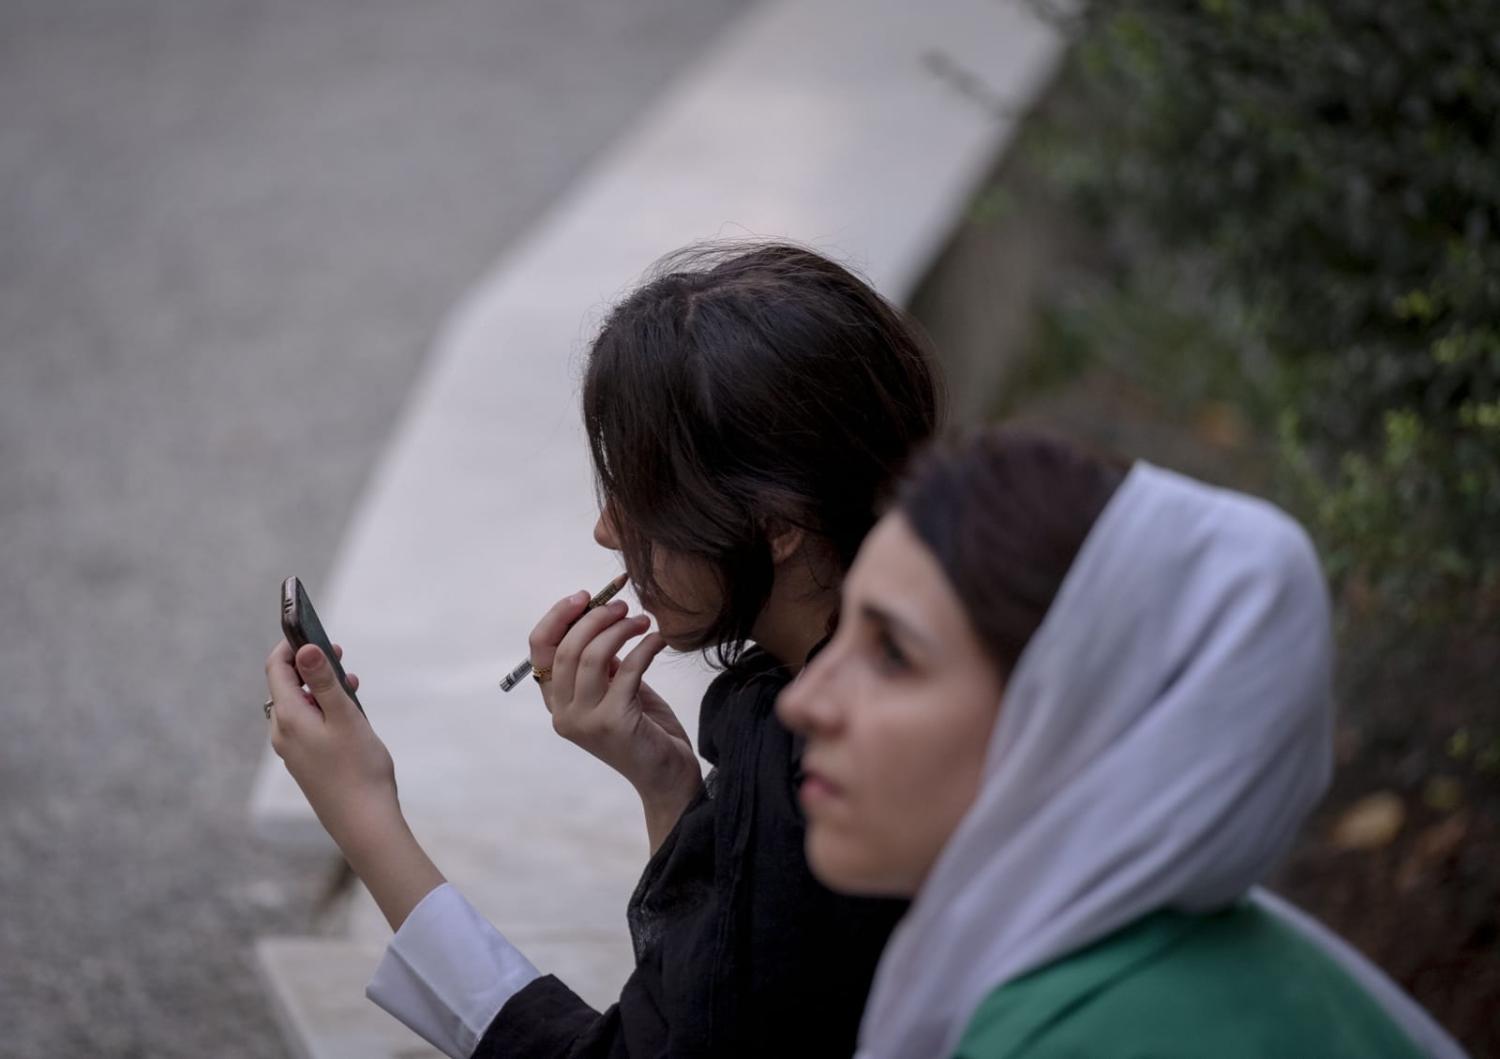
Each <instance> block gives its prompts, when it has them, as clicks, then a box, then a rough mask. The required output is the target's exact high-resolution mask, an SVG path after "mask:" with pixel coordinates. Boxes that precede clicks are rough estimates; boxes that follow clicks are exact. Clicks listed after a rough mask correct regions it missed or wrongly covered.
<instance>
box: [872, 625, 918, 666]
mask: <svg viewBox="0 0 1500 1059" xmlns="http://www.w3.org/2000/svg"><path fill="white" fill-rule="evenodd" d="M875 639H876V643H877V645H878V646H879V648H880V662H881V664H882V665H883V666H885V667H886V668H887V669H892V670H904V669H906V668H908V666H909V665H910V663H909V662H908V661H907V658H906V654H905V652H903V651H902V650H901V648H900V646H899V645H898V644H897V643H896V641H895V640H893V639H892V638H891V634H890V633H888V632H886V631H885V630H884V629H881V630H880V632H879V633H877V634H876V637H875Z"/></svg>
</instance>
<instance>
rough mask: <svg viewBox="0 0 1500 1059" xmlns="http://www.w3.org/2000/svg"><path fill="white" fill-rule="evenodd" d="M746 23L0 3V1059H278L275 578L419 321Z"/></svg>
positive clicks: (285, 858)
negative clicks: (262, 970) (271, 808)
mask: <svg viewBox="0 0 1500 1059" xmlns="http://www.w3.org/2000/svg"><path fill="white" fill-rule="evenodd" d="M746 6H747V5H746V3H745V2H743V0H629V3H620V2H618V0H545V2H535V0H526V2H522V0H423V2H421V3H413V2H411V0H317V2H316V3H308V2H306V0H132V2H130V3H112V2H108V0H106V2H99V0H6V2H5V3H0V720H3V726H0V1056H6V1057H11V1056H14V1057H17V1059H37V1057H49V1056H98V1057H109V1059H125V1057H150V1059H173V1057H182V1059H202V1057H203V1056H210V1055H211V1056H219V1057H229V1059H283V1057H285V1056H286V1055H287V1054H288V1052H287V1046H286V1044H285V1043H284V1042H283V1040H282V1035H281V1033H280V1030H279V1028H278V1026H277V1025H276V1023H275V1021H274V1020H273V1018H272V1014H271V1009H270V1007H269V1005H268V1003H267V998H266V995H265V992H264V989H263V986H262V984H261V982H260V980H259V979H258V977H257V975H256V972H255V961H254V957H253V943H254V940H255V939H256V938H257V937H259V936H261V935H264V934H267V933H276V934H287V933H303V932H306V931H309V930H311V929H313V928H314V925H315V923H316V920H317V917H316V906H317V903H318V899H319V896H320V894H321V893H322V891H323V889H324V887H325V885H326V880H327V878H328V876H329V874H330V870H329V869H330V865H329V860H328V858H327V856H326V854H323V853H299V852H297V851H294V850H288V849H286V848H278V847H273V846H268V845H267V844H265V843H263V842H261V841H258V840H257V839H256V838H255V836H254V835H253V833H252V832H251V829H250V827H249V826H248V822H247V819H246V800H247V798H248V796H249V793H250V790H251V784H252V781H253V779H254V774H255V770H256V767H257V766H258V764H259V762H260V755H261V752H262V747H263V746H264V744H265V719H264V718H263V717H262V716H261V713H260V703H261V700H262V699H263V698H264V697H265V692H264V677H263V675H262V673H261V670H260V663H261V661H262V659H263V658H264V657H265V653H266V652H267V651H268V650H269V649H270V646H271V644H272V643H273V642H274V641H275V637H276V635H277V633H276V628H277V626H276V602H275V595H276V592H277V585H278V584H279V582H280V579H281V578H282V577H284V576H285V575H286V574H287V573H290V572H294V571H295V572H297V573H300V574H302V575H303V576H304V577H306V578H308V580H309V581H310V582H311V583H312V584H313V585H314V587H318V586H321V585H323V584H324V583H326V581H327V576H328V569H329V565H330V563H331V562H332V560H333V557H334V554H335V551H336V550H337V548H338V544H339V540H340V538H341V536H342V535H343V531H344V527H345V526H346V525H348V524H349V521H350V518H351V512H352V508H353V505H354V504H355V502H356V500H357V498H358V496H359V494H360V492H361V489H362V486H363V483H364V482H365V480H366V478H367V476H368V474H369V472H370V469H371V467H372V466H373V465H374V464H375V462H376V460H377V458H378V456H379V454H380V453H381V451H382V450H383V448H384V446H385V444H386V443H387V442H388V440H389V438H390V436H391V433H392V423H393V421H394V419H395V417H396V416H397V415H398V414H399V411H400V409H401V408H402V407H403V406H405V404H406V399H407V394H408V391H409V389H410V386H411V382H412V380H413V377H414V376H415V375H416V373H417V372H418V369H419V366H420V364H421V362H422V361H423V359H424V357H425V354H426V353H427V352H428V350H429V348H430V343H431V340H432V336H433V334H434V333H435V331H436V330H437V329H438V328H439V327H440V325H441V322H442V320H443V319H444V318H445V316H446V315H447V313H448V312H449V310H450V309H451V308H452V305H453V301H454V299H455V297H456V296H457V295H458V294H459V293H460V292H462V291H464V290H466V289H467V288H469V287H470V286H471V285H472V284H473V283H474V282H475V280H476V279H477V278H478V277H479V276H481V275H482V274H483V272H484V270H485V269H486V268H488V267H489V266H490V265H491V264H492V263H493V260H494V257H495V255H496V254H497V253H498V252H499V251H500V250H502V249H504V248H505V247H507V246H510V245H512V244H513V242H514V241H515V240H516V239H517V238H518V237H519V236H521V235H522V234H523V233H524V232H526V231H527V230H529V229H530V228H531V227H532V226H533V223H534V220H535V218H536V217H537V215H538V214H539V213H541V212H542V211H543V210H545V209H546V207H547V206H548V204H549V203H551V202H552V201H553V200H554V199H555V198H556V197H557V196H558V194H559V193H560V191H561V189H564V188H566V187H568V186H569V185H570V184H571V183H572V182H573V181H574V180H575V179H577V178H578V176H579V175H580V173H582V172H583V171H584V170H585V168H586V167H587V166H588V164H589V163H590V162H591V161H592V160H593V159H594V158H595V157H596V156H597V154H598V153H599V152H600V151H601V149H603V148H604V147H605V146H607V145H608V144H609V143H611V142H613V141H614V139H615V138H616V137H617V136H618V135H619V131H620V129H621V128H623V127H627V126H629V125H630V124H631V123H632V122H633V121H635V120H636V118H637V116H638V115H639V114H640V113H641V111H642V110H643V109H644V108H645V107H646V106H647V105H648V104H649V102H650V100H651V99H653V98H654V97H655V96H656V95H658V94H659V93H660V92H661V91H662V89H663V88H664V87H665V86H666V85H667V84H668V83H669V82H670V80H671V78H672V77H673V75H674V74H675V72H676V71H677V70H678V69H679V68H680V67H681V66H682V65H683V64H684V63H686V62H688V61H689V60H691V59H692V58H694V57H695V56H696V55H698V54H699V53H700V52H701V50H702V49H703V48H704V47H705V46H706V45H707V44H708V43H709V42H710V41H712V40H713V39H714V38H715V35H716V34H717V32H718V31H719V29H720V28H721V27H722V26H723V25H724V23H725V21H726V19H727V18H728V17H729V16H730V15H732V14H734V13H737V12H739V11H741V10H743V9H744V8H745V7H746ZM575 326H576V324H575ZM511 650H513V648H512V647H510V646H508V647H507V653H510V651H511Z"/></svg>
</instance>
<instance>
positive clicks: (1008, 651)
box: [895, 427, 1125, 675]
mask: <svg viewBox="0 0 1500 1059" xmlns="http://www.w3.org/2000/svg"><path fill="white" fill-rule="evenodd" d="M1124 472H1125V468H1124V467H1123V466H1122V465H1120V464H1119V463H1118V462H1115V461H1112V460H1106V459H1101V458H1095V457H1093V456H1090V455H1087V454H1085V453H1084V452H1083V451H1082V450H1080V449H1078V448H1076V447H1074V446H1073V445H1070V444H1068V443H1067V442H1064V441H1061V440H1058V439H1055V438H1050V437H1048V436H1047V435H1045V434H1042V433H1038V432H1036V431H1033V430H1027V429H1021V428H1016V427H988V428H985V429H983V430H980V431H978V432H976V433H974V434H972V435H970V436H969V437H968V438H967V439H965V440H963V441H960V442H957V443H950V444H947V445H942V446H935V447H933V448H932V449H929V450H927V451H925V452H923V453H922V454H921V455H920V456H919V457H918V458H917V459H916V460H914V461H913V465H912V467H911V469H910V471H909V472H908V473H907V474H906V475H905V476H904V477H903V479H902V481H901V483H900V484H899V486H898V487H897V490H896V496H895V507H896V508H897V509H898V510H899V511H900V512H901V513H902V514H903V515H905V516H906V519H907V521H908V522H909V523H910V524H911V527H912V529H913V530H914V531H915V533H916V535H917V537H918V538H920V539H921V541H922V543H923V544H925V545H926V546H927V548H928V549H929V550H930V551H931V552H932V554H933V556H934V557H936V559H937V561H938V565H939V566H941V567H942V568H943V572H944V573H946V574H947V575H948V580H949V582H950V583H951V584H952V585H953V588H954V591H955V592H956V593H957V594H958V598H959V600H960V601H961V602H962V603H963V606H964V610H965V611H966V612H967V614H968V618H969V621H970V623H971V624H972V625H973V626H974V629H975V631H976V632H977V633H978V635H979V639H980V641H981V642H982V643H983V644H984V646H985V649H986V651H988V653H989V655H990V657H991V659H992V660H993V661H994V662H995V664H996V665H997V666H999V668H1000V672H1001V673H1002V674H1005V675H1008V674H1009V673H1010V672H1011V670H1012V669H1014V668H1015V665H1016V663H1017V662H1018V661H1019V660H1020V658H1021V652H1022V651H1024V650H1025V649H1026V645H1027V643H1029V642H1030V641H1031V637H1032V635H1033V634H1034V633H1035V632H1036V630H1037V629H1038V628H1039V627H1040V626H1041V624H1042V619H1043V618H1044V617H1046V615H1047V609H1048V608H1049V607H1051V606H1052V600H1053V599H1054V598H1056V596H1057V592H1058V589H1060V588H1061V587H1062V583H1063V578H1065V577H1066V576H1067V574H1068V568H1069V567H1071V566H1072V565H1073V560H1074V559H1075V558H1076V557H1077V555H1078V550H1079V549H1080V548H1082V547H1083V542H1084V539H1085V538H1086V537H1087V536H1088V535H1089V531H1090V530H1091V529H1093V526H1094V522H1095V521H1096V520H1097V519H1098V517H1099V515H1100V513H1101V512H1102V511H1103V510H1104V508H1105V505H1107V504H1108V503H1109V500H1110V497H1112V496H1113V495H1114V492H1115V489H1116V488H1117V487H1118V486H1119V484H1120V482H1121V481H1122V480H1123V478H1124Z"/></svg>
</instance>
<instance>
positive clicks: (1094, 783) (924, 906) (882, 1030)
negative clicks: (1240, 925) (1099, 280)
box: [858, 463, 1463, 1059]
mask: <svg viewBox="0 0 1500 1059" xmlns="http://www.w3.org/2000/svg"><path fill="white" fill-rule="evenodd" d="M1332 656H1333V649H1332V643H1331V635H1330V624H1329V606H1328V596H1327V590H1326V588H1325V585H1324V581H1323V575H1322V571H1321V569H1320V567H1319V565H1318V561H1317V558H1316V556H1315V554H1314V552H1313V549H1312V547H1311V545H1310V544H1309V542H1308V540H1307V537H1306V535H1305V534H1304V533H1303V532H1302V530H1301V528H1300V527H1299V526H1298V525H1297V524H1296V523H1295V522H1294V521H1292V520H1291V519H1290V518H1288V517H1287V516H1286V515H1284V514H1283V513H1282V512H1280V511H1279V510H1277V509H1276V508H1275V507H1273V506H1271V505H1270V504H1267V503H1265V502H1263V501H1259V500H1255V499H1253V498H1250V497H1247V496H1243V495H1241V494H1237V493H1232V492H1228V491H1226V490H1221V489H1215V488H1212V487H1209V486H1206V485H1203V484H1201V483H1198V482H1195V481H1193V480H1191V479H1188V478H1184V477H1182V476H1180V475H1176V474H1173V473H1171V472H1169V471H1164V470H1161V469H1159V468H1156V467H1152V466H1150V465H1148V464H1140V463H1138V464H1136V465H1135V467H1134V468H1132V470H1131V471H1130V473H1129V474H1128V475H1127V476H1126V478H1125V481H1124V482H1122V483H1121V485H1120V487H1119V488H1118V489H1117V490H1116V492H1115V495H1114V497H1113V498H1112V499H1111V500H1110V502H1109V504H1108V506H1107V507H1106V508H1105V510H1104V512H1103V513H1102V514H1101V515H1100V517H1099V519H1098V521H1097V522H1096V523H1095V525H1094V528H1093V530H1092V532H1091V533H1090V534H1089V536H1088V539H1087V540H1086V541H1085V542H1084V545H1083V547H1082V549H1081V550H1080V551H1079V554H1078V556H1077V558H1076V559H1075V560H1074V563H1073V566H1072V568H1071V570H1070V571H1069V572H1068V575H1067V577H1066V578H1065V579H1064V581H1063V584H1062V587H1061V589H1060V590H1059V592H1058V595H1057V598H1056V599H1055V600H1054V601H1053V604H1052V606H1051V608H1050V609H1049V611H1048V613H1047V616H1046V618H1045V620H1044V621H1043V622H1042V625H1041V627H1040V628H1039V629H1038V630H1037V632H1036V634H1035V635H1034V636H1033V637H1032V640H1031V642H1030V643H1029V644H1028V646H1027V648H1026V650H1025V652H1024V653H1023V654H1022V656H1021V659H1020V661H1019V662H1018V663H1017V665H1016V668H1015V670H1014V672H1013V673H1012V674H1011V676H1010V679H1009V681H1008V683H1007V686H1006V689H1005V699H1004V702H1003V703H1002V705H1001V709H1000V714H999V717H998V720H997V721H996V724H995V728H994V731H993V733H992V735H991V738H990V744H989V750H988V756H987V758H986V761H985V766H984V776H983V779H982V781H981V785H980V791H979V794H978V797H977V798H976V799H975V801H974V804H973V805H972V806H971V807H970V809H969V811H968V813H967V814H966V815H965V817H964V818H963V820H962V821H961V823H960V824H959V826H958V828H957V829H956V830H955V832H954V833H953V836H952V838H951V839H950V840H949V841H948V844H947V845H946V846H945V847H944V849H943V852H942V854H941V855H940V856H939V858H938V860H937V863H936V864H935V865H934V866H933V870H932V872H931V873H930V875H929V876H928V878H927V880H926V882H925V883H924V885H923V887H922V890H921V892H920V893H919V894H918V895H917V898H916V900H915V902H914V903H913V905H912V907H911V910H910V912H909V913H908V914H907V916H906V918H905V919H904V920H902V922H901V925H900V926H899V927H898V928H897V930H896V932H895V934H894V935H893V936H892V938H891V942H890V944H889V945H888V946H887V948H886V951H885V955H884V956H883V957H882V958H881V961H880V966H879V968H878V970H877V972H876V976H875V983H874V987H873V990H872V992H871V996H870V1002H869V1005H868V1007H867V1008H866V1011H865V1018H864V1023H863V1025H862V1026H861V1029H860V1050H859V1053H858V1054H859V1056H860V1059H939V1057H944V1056H949V1055H951V1054H952V1053H953V1051H954V1049H955V1048H956V1046H957V1044H958V1041H959V1039H960V1037H961V1036H962V1034H963V1031H964V1029H965V1028H966V1027H967V1024H968V1022H969V1019H970V1018H971V1017H972V1015H973V1014H974V1012H975V1010H976V1009H977V1008H978V1006H979V1004H980V1002H981V1001H982V1000H983V999H984V998H985V997H986V996H987V995H988V994H989V993H990V992H991V991H992V990H993V989H995V988H996V987H997V986H999V985H1001V984H1002V983H1005V982H1008V981H1010V980H1012V979H1014V978H1016V977H1018V976H1020V975H1022V974H1025V973H1026V972H1028V971H1030V970H1034V969H1035V968H1038V967H1040V966H1042V965H1044V964H1046V963H1049V962H1051V961H1052V960H1054V959H1056V958H1058V957H1061V956H1064V955H1066V954H1068V953H1070V952H1073V951H1075V950H1077V949H1079V948H1081V947H1083V946H1086V945H1088V944H1089V943H1090V942H1093V941H1097V940H1099V939H1101V938H1103V937H1105V936H1106V935H1108V934H1110V933H1112V932H1113V931H1115V930H1117V929H1119V928H1120V927H1123V926H1126V925H1127V924H1129V923H1131V922H1133V921H1135V920H1136V919H1139V918H1140V917H1141V916H1143V915H1146V914H1147V913H1149V912H1153V911H1156V910H1158V909H1162V908H1172V909H1178V910H1181V911H1187V912H1198V911H1208V910H1213V909H1219V908H1223V907H1225V906H1227V905H1229V904H1231V903H1233V902H1234V901H1236V900H1238V899H1240V898H1243V897H1244V896H1245V895H1246V894H1247V893H1248V892H1250V891H1251V888H1252V887H1253V886H1254V885H1255V884H1256V883H1257V882H1258V881H1259V880H1260V879H1262V878H1263V877H1264V876H1265V875H1266V873H1267V872H1268V871H1269V870H1270V869H1271V867H1272V866H1273V865H1274V864H1275V863H1276V862H1277V861H1278V860H1279V859H1280V858H1281V857H1282V855H1283V854H1285V852H1286V851H1287V848H1288V847H1289V846H1290V845H1291V842H1292V839H1293V837H1294V836H1295V835H1296V832H1297V829H1298V828H1299V827H1300V825H1301V824H1302V822H1303V820H1304V818H1305V817H1306V816H1307V814H1308V813H1309V812H1310V811H1311V810H1312V808H1313V806H1314V805H1315V804H1316V803H1317V802H1318V800H1319V798H1320V797H1321V796H1322V794H1323V792H1324V790H1325V788H1326V786H1327V784H1328V780H1329V777H1330V773H1331V767H1332V766H1331V762H1332V753H1331V742H1332V723H1333V710H1332V691H1331V668H1332ZM1255 896H1256V899H1257V900H1262V901H1263V903H1264V905H1265V907H1267V908H1269V909H1270V910H1271V911H1272V912H1273V914H1276V915H1278V916H1281V917H1282V918H1283V919H1284V920H1285V921H1286V922H1288V923H1289V924H1291V925H1292V926H1294V927H1295V928H1296V929H1298V930H1300V931H1301V932H1302V933H1303V934H1304V935H1306V936H1307V937H1309V938H1310V939H1311V940H1313V941H1315V942H1316V943H1318V944H1319V945H1321V946H1323V947H1324V948H1325V949H1328V950H1329V951H1330V953H1331V954H1332V955H1333V956H1334V957H1335V958H1336V959H1338V960H1339V962H1340V963H1342V964H1343V965H1344V966H1345V967H1346V968H1347V969H1349V970H1350V971H1352V972H1353V973H1354V976H1355V977H1356V978H1357V979H1358V980H1360V981H1361V982H1362V983H1364V984H1365V986H1366V988H1367V989H1369V990H1370V991H1371V993H1372V995H1374V996H1375V997H1376V998H1377V999H1378V1000H1380V1001H1381V1002H1382V1003H1383V1004H1384V1005H1385V1006H1386V1008H1387V1010H1388V1011H1389V1012H1390V1014H1391V1015H1393V1016H1394V1017H1395V1018H1396V1020H1397V1021H1398V1022H1399V1023H1400V1024H1401V1025H1402V1026H1403V1027H1404V1028H1405V1029H1406V1031H1407V1033H1408V1035H1409V1036H1411V1037H1412V1038H1413V1039H1414V1040H1416V1041H1418V1043H1419V1044H1421V1045H1423V1046H1424V1047H1425V1048H1426V1049H1427V1050H1428V1051H1429V1053H1430V1054H1432V1055H1443V1056H1462V1055H1463V1053H1462V1051H1461V1050H1460V1049H1458V1047H1457V1046H1456V1045H1455V1044H1454V1043H1453V1041H1452V1040H1451V1038H1449V1037H1448V1036H1447V1035H1446V1034H1444V1033H1443V1031H1442V1030H1441V1029H1439V1028H1438V1027H1437V1026H1436V1024H1435V1023H1433V1022H1432V1020H1431V1019H1429V1018H1428V1017H1427V1016H1426V1014H1425V1013H1424V1012H1422V1010H1421V1009H1420V1008H1419V1007H1418V1006H1417V1005H1416V1004H1415V1003H1414V1002H1412V1001H1411V1000H1410V999H1409V998H1407V997H1405V995H1404V994H1402V993H1401V991H1400V990H1399V989H1398V988H1397V987H1396V986H1395V985H1394V984H1392V983H1390V982H1389V980H1388V979H1385V978H1384V976H1383V975H1381V974H1380V972H1379V971H1377V970H1376V969H1375V968H1374V967H1373V966H1372V965H1370V964H1369V963H1368V962H1367V961H1364V960H1363V959H1362V958H1361V957H1359V956H1358V954H1357V953H1355V952H1354V951H1353V949H1351V948H1350V947H1349V946H1347V945H1344V944H1343V943H1342V942H1339V941H1338V940H1337V939H1336V938H1335V937H1334V936H1333V935H1332V934H1331V933H1329V932H1327V931H1322V930H1321V928H1318V927H1317V926H1316V924H1314V923H1312V921H1311V920H1308V919H1307V918H1306V917H1303V916H1300V915H1299V914H1297V913H1295V912H1294V911H1291V910H1289V908H1288V906H1286V905H1284V904H1283V903H1279V902H1276V901H1274V899H1270V898H1269V895H1265V896H1264V897H1262V895H1261V894H1259V893H1258V892H1257V894H1256V895H1255ZM1309 924H1311V926H1309ZM1320 932H1321V933H1320ZM1381 983H1383V986H1382V985H1381Z"/></svg>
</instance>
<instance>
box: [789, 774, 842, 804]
mask: <svg viewBox="0 0 1500 1059" xmlns="http://www.w3.org/2000/svg"><path fill="white" fill-rule="evenodd" d="M797 794H798V796H799V797H800V798H801V799H802V804H803V805H805V806H807V807H808V808H812V807H813V806H816V805H823V804H826V803H828V802H831V801H834V800H836V799H838V798H840V797H842V796H843V791H842V790H840V789H839V787H838V785H837V784H834V783H832V782H830V781H829V780H828V779H827V778H825V777H823V776H821V775H819V774H818V773H816V772H808V773H806V774H805V775H804V776H803V778H802V786H801V787H799V788H798V789H797Z"/></svg>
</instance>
